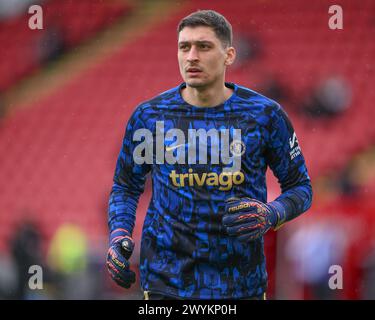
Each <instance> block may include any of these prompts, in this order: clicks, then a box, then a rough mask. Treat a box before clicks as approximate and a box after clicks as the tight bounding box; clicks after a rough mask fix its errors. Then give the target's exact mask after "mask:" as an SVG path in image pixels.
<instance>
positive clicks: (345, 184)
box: [337, 161, 359, 197]
mask: <svg viewBox="0 0 375 320" xmlns="http://www.w3.org/2000/svg"><path fill="white" fill-rule="evenodd" d="M337 187H338V190H339V192H340V193H341V195H343V196H347V197H355V196H356V195H358V191H359V185H358V183H357V171H356V166H355V163H354V161H351V162H349V164H348V165H347V166H346V167H345V168H344V169H343V170H342V171H341V173H340V174H339V177H338V181H337Z"/></svg>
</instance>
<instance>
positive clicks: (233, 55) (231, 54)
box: [224, 47, 236, 66]
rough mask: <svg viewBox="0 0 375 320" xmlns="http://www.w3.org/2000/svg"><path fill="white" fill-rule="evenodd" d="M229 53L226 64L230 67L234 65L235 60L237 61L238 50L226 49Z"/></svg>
mask: <svg viewBox="0 0 375 320" xmlns="http://www.w3.org/2000/svg"><path fill="white" fill-rule="evenodd" d="M226 51H227V53H226V55H227V57H226V59H225V61H224V64H225V65H226V66H230V65H231V64H233V62H234V60H235V59H236V49H234V47H228V48H227V49H226Z"/></svg>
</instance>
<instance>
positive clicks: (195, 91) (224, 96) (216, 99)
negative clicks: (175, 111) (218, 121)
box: [181, 84, 233, 107]
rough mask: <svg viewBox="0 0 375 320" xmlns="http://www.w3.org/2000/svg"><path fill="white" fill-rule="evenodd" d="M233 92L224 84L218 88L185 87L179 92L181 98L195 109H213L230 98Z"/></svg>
mask: <svg viewBox="0 0 375 320" xmlns="http://www.w3.org/2000/svg"><path fill="white" fill-rule="evenodd" d="M232 93H233V90H231V89H229V88H227V87H226V86H225V85H224V84H222V86H220V87H217V88H215V87H210V88H193V87H189V86H188V85H187V86H186V88H185V89H183V90H182V91H181V95H182V98H183V99H184V100H185V101H186V102H187V103H189V104H191V105H193V106H197V107H215V106H218V105H220V104H222V103H224V102H225V101H226V100H228V99H229V98H230V96H231V95H232Z"/></svg>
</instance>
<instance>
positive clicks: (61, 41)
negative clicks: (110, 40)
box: [0, 0, 131, 92]
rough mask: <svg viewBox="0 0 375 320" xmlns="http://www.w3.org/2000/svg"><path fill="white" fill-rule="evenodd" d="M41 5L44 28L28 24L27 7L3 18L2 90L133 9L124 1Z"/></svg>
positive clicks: (0, 23)
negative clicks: (12, 15) (36, 30)
mask: <svg viewBox="0 0 375 320" xmlns="http://www.w3.org/2000/svg"><path fill="white" fill-rule="evenodd" d="M41 5H42V8H43V23H44V25H45V28H43V30H42V31H40V32H35V31H34V30H30V29H29V28H28V27H27V26H28V18H29V17H30V15H28V14H27V11H25V10H22V11H21V12H20V15H19V16H16V17H12V18H10V19H6V20H5V19H4V20H3V21H0V42H1V44H2V49H1V50H0V74H1V77H0V92H1V91H4V90H6V89H8V88H9V87H10V86H12V85H13V84H15V83H17V82H18V81H20V80H21V79H22V78H23V77H25V76H27V75H30V73H32V72H33V71H36V70H38V69H39V68H40V66H41V65H42V64H43V63H45V62H46V61H47V60H50V59H52V58H55V57H56V56H57V55H58V54H61V53H63V52H64V51H67V50H69V49H72V48H73V47H74V46H76V45H78V44H79V43H81V42H82V41H85V40H87V39H89V38H90V37H93V36H94V35H95V33H97V32H99V31H100V30H102V29H103V28H105V27H108V26H109V25H111V24H112V23H113V22H114V21H116V19H118V18H119V17H122V16H124V15H125V14H128V13H129V12H130V11H131V6H130V4H128V3H126V2H124V1H122V2H119V1H106V2H104V1H101V0H81V1H73V0H62V1H61V0H51V1H45V2H42V3H41ZM9 62H11V63H9Z"/></svg>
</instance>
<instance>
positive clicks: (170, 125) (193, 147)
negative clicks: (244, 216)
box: [108, 83, 312, 299]
mask: <svg viewBox="0 0 375 320" xmlns="http://www.w3.org/2000/svg"><path fill="white" fill-rule="evenodd" d="M225 85H226V86H227V87H229V88H231V89H232V90H233V94H232V95H231V97H230V98H229V99H228V100H227V101H225V103H223V104H220V105H218V106H214V107H196V106H193V105H190V104H188V103H187V102H186V101H184V100H183V98H182V96H181V89H182V88H183V87H184V86H186V84H185V83H182V84H181V85H179V86H178V87H175V88H173V89H171V90H168V91H166V92H164V93H162V94H160V95H158V96H157V97H155V98H153V99H152V100H149V101H147V102H144V103H142V104H140V105H139V106H138V107H137V108H136V110H135V111H134V113H133V114H132V116H131V117H130V119H129V121H128V124H127V127H126V132H125V137H124V140H123V145H122V149H121V152H120V155H119V158H118V161H117V165H116V170H115V175H114V184H113V187H112V191H111V195H110V200H109V213H108V218H109V219H108V224H109V229H110V232H115V233H116V232H117V233H118V232H120V233H121V232H124V233H127V234H129V235H131V234H132V231H133V228H134V224H135V213H136V208H137V204H138V199H139V196H140V195H141V193H142V192H143V190H144V184H145V179H146V175H147V174H148V173H151V177H152V198H151V201H150V204H149V207H148V211H147V214H146V217H145V221H144V224H143V230H142V240H141V255H140V278H141V286H142V289H143V290H147V291H151V292H155V293H161V294H163V295H166V296H170V297H180V298H190V299H233V298H248V297H254V296H258V295H261V294H263V293H264V292H265V291H266V288H267V272H266V262H265V255H264V246H263V244H264V243H263V238H260V239H258V240H255V241H252V242H248V243H242V242H239V241H238V240H236V238H232V237H229V236H228V235H227V234H226V232H225V229H224V227H223V226H222V222H221V220H222V216H223V214H224V207H225V200H226V199H228V198H230V197H234V196H235V197H250V198H255V199H258V200H260V201H262V202H266V201H267V187H266V170H267V167H270V168H271V170H272V171H273V173H274V175H275V176H276V177H277V179H278V181H279V183H280V186H281V191H282V193H281V195H280V196H279V197H278V198H277V199H276V200H277V201H279V203H280V204H282V206H283V208H284V209H285V215H286V219H285V221H289V220H291V219H293V218H295V217H297V216H298V215H300V214H301V213H303V212H304V211H306V210H307V209H308V208H309V207H310V205H311V199H312V188H311V184H310V178H309V176H308V172H307V168H306V165H305V160H304V157H303V155H302V152H301V148H300V146H299V144H298V140H297V137H296V134H295V132H294V129H293V127H292V125H291V122H290V121H289V119H288V116H287V115H286V113H285V112H284V110H283V109H282V108H281V107H280V105H278V104H277V103H276V102H275V101H273V100H271V99H268V98H266V97H265V96H263V95H261V94H259V93H257V92H255V91H252V90H250V89H247V88H245V87H242V86H239V85H236V84H233V83H226V84H225Z"/></svg>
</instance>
